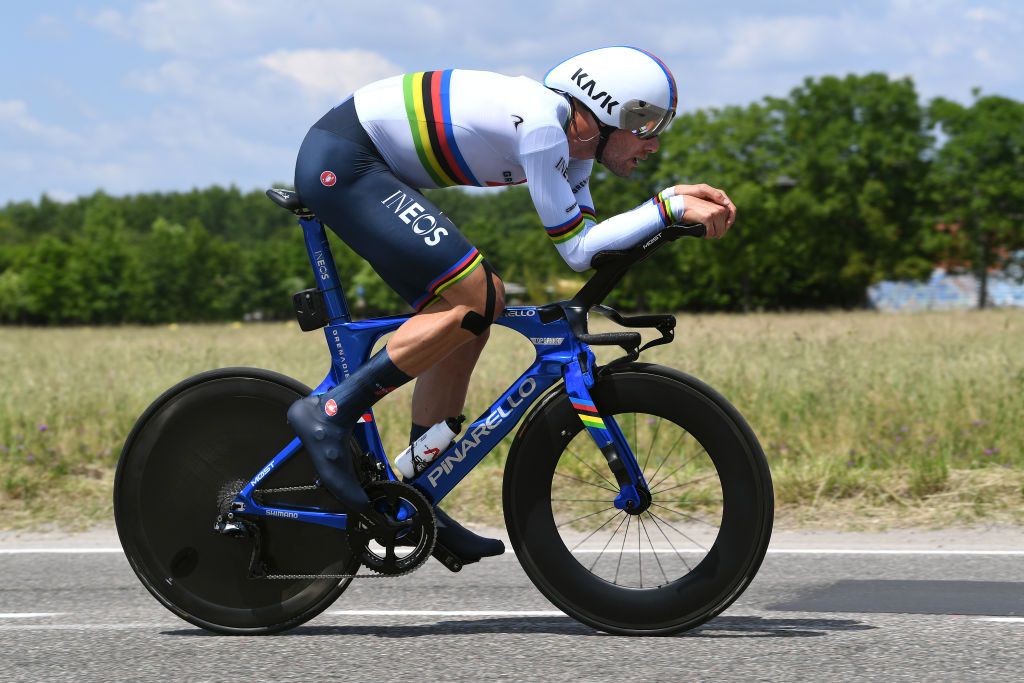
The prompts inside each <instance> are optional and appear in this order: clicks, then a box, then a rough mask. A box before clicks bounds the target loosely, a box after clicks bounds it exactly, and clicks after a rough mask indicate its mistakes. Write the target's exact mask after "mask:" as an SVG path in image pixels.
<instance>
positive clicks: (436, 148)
mask: <svg viewBox="0 0 1024 683" xmlns="http://www.w3.org/2000/svg"><path fill="white" fill-rule="evenodd" d="M451 80H452V70H451V69H447V70H445V71H420V72H417V73H414V74H405V76H403V77H402V92H403V94H404V95H405V114H406V116H407V117H408V118H409V128H410V129H411V131H412V141H413V145H414V146H415V147H416V156H418V157H419V159H420V163H421V164H423V168H424V170H426V172H427V175H429V176H430V177H431V178H432V179H433V180H434V182H435V183H437V185H438V186H439V187H449V186H451V185H480V182H479V181H477V179H476V178H475V177H474V176H473V172H472V171H470V170H469V165H468V164H467V163H466V159H465V158H464V157H463V156H462V152H460V151H459V146H458V145H457V144H456V143H455V131H454V130H453V129H452V116H451Z"/></svg>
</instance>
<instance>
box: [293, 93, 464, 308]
mask: <svg viewBox="0 0 1024 683" xmlns="http://www.w3.org/2000/svg"><path fill="white" fill-rule="evenodd" d="M295 189H296V191H297V192H298V193H299V196H300V197H301V198H302V201H303V203H304V204H305V205H306V206H307V207H309V208H310V209H312V210H313V211H314V212H315V213H316V215H317V217H318V218H319V219H320V220H321V221H323V222H324V224H326V225H327V226H328V227H329V228H331V229H332V230H333V231H334V232H335V233H337V235H338V237H340V238H341V239H342V240H343V241H344V242H345V244H347V245H348V246H349V247H351V248H352V250H353V251H355V252H356V253H357V254H359V256H361V257H362V258H364V259H366V260H367V261H368V262H369V263H370V265H371V266H372V267H373V269H374V270H375V271H376V272H377V274H378V275H380V276H381V278H382V279H383V280H384V282H386V283H387V284H388V286H390V287H391V288H392V289H394V290H395V291H396V292H398V294H399V296H401V297H402V298H403V299H405V300H406V301H407V302H409V305H410V306H412V307H413V309H415V310H416V311H421V310H423V309H424V308H426V307H427V306H429V305H430V304H431V303H433V302H434V301H436V300H437V299H438V298H439V296H440V295H441V293H443V292H444V290H445V289H447V288H448V287H451V286H452V285H453V284H455V283H456V282H458V281H459V280H461V279H463V278H465V277H466V276H467V275H469V274H470V273H471V272H473V270H474V269H475V268H476V267H477V266H479V265H480V263H481V262H482V261H483V256H482V255H481V254H480V252H479V251H478V250H477V249H476V247H474V246H473V245H472V244H470V242H469V240H467V239H466V238H465V237H464V236H463V235H462V233H461V232H459V229H458V228H456V227H455V224H454V223H452V222H451V220H449V219H448V217H447V216H445V215H444V214H443V213H441V211H440V209H438V208H437V207H436V206H434V204H433V203H432V202H431V201H430V200H429V199H427V198H426V197H424V196H423V195H422V194H421V193H420V192H419V191H418V190H416V189H414V188H412V187H410V186H409V185H407V184H405V183H403V182H402V181H401V180H399V179H398V178H397V177H396V176H395V174H394V173H392V172H391V169H389V168H388V165H387V163H385V161H384V159H383V158H381V156H380V153H379V152H378V151H377V149H376V147H374V145H373V141H372V140H370V137H369V136H368V135H367V134H366V131H365V130H363V127H362V125H361V124H360V123H359V119H358V117H357V116H356V109H355V103H354V102H353V101H352V99H351V98H350V99H348V100H346V101H345V102H343V103H342V104H340V105H338V106H337V107H335V108H334V109H332V110H331V111H330V112H328V113H327V114H326V115H325V116H324V117H323V118H322V119H320V121H318V122H317V123H316V124H315V125H314V126H313V127H312V128H311V129H310V130H309V133H307V134H306V138H305V140H303V141H302V146H301V147H300V148H299V156H298V159H297V160H296V162H295Z"/></svg>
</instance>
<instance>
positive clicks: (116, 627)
mask: <svg viewBox="0 0 1024 683" xmlns="http://www.w3.org/2000/svg"><path fill="white" fill-rule="evenodd" d="M157 628H164V629H168V628H169V629H179V628H199V627H198V626H192V624H189V623H187V622H184V621H179V622H176V623H175V622H166V623H162V624H141V623H124V624H18V625H16V626H15V625H14V624H0V631H131V630H133V629H157Z"/></svg>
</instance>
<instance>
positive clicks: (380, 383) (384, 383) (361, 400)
mask: <svg viewBox="0 0 1024 683" xmlns="http://www.w3.org/2000/svg"><path fill="white" fill-rule="evenodd" d="M411 380H412V377H410V376H409V375H407V374H405V373H404V372H402V371H401V370H399V369H398V367H397V366H396V365H395V364H394V363H392V362H391V357H390V356H389V355H388V349H387V347H384V348H383V349H381V350H380V351H378V352H377V353H375V354H374V355H373V356H371V357H370V359H369V360H367V361H366V363H364V364H363V365H362V366H361V367H360V368H359V369H358V370H356V371H355V372H353V373H352V374H351V375H349V376H348V378H346V379H345V380H344V381H343V382H342V383H341V384H339V385H338V386H336V387H334V388H333V389H331V390H330V391H328V392H327V393H326V394H324V395H323V396H322V397H321V399H320V405H321V406H323V408H324V412H325V413H327V415H328V417H329V419H330V420H331V422H337V423H339V424H342V425H348V424H351V423H354V422H355V421H356V420H357V419H359V416H360V415H362V414H363V412H364V411H365V410H367V409H368V408H370V406H372V405H373V404H374V403H376V402H377V401H379V400H381V399H382V398H384V397H385V396H387V395H388V394H390V393H391V392H392V391H394V390H395V389H397V388H398V387H400V386H402V385H403V384H405V383H406V382H409V381H411ZM332 401H333V403H332Z"/></svg>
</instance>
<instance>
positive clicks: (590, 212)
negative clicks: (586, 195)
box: [580, 204, 597, 223]
mask: <svg viewBox="0 0 1024 683" xmlns="http://www.w3.org/2000/svg"><path fill="white" fill-rule="evenodd" d="M580 213H582V214H583V219H584V220H588V221H593V222H595V223H597V212H596V211H594V209H593V207H590V206H583V205H582V204H580Z"/></svg>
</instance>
